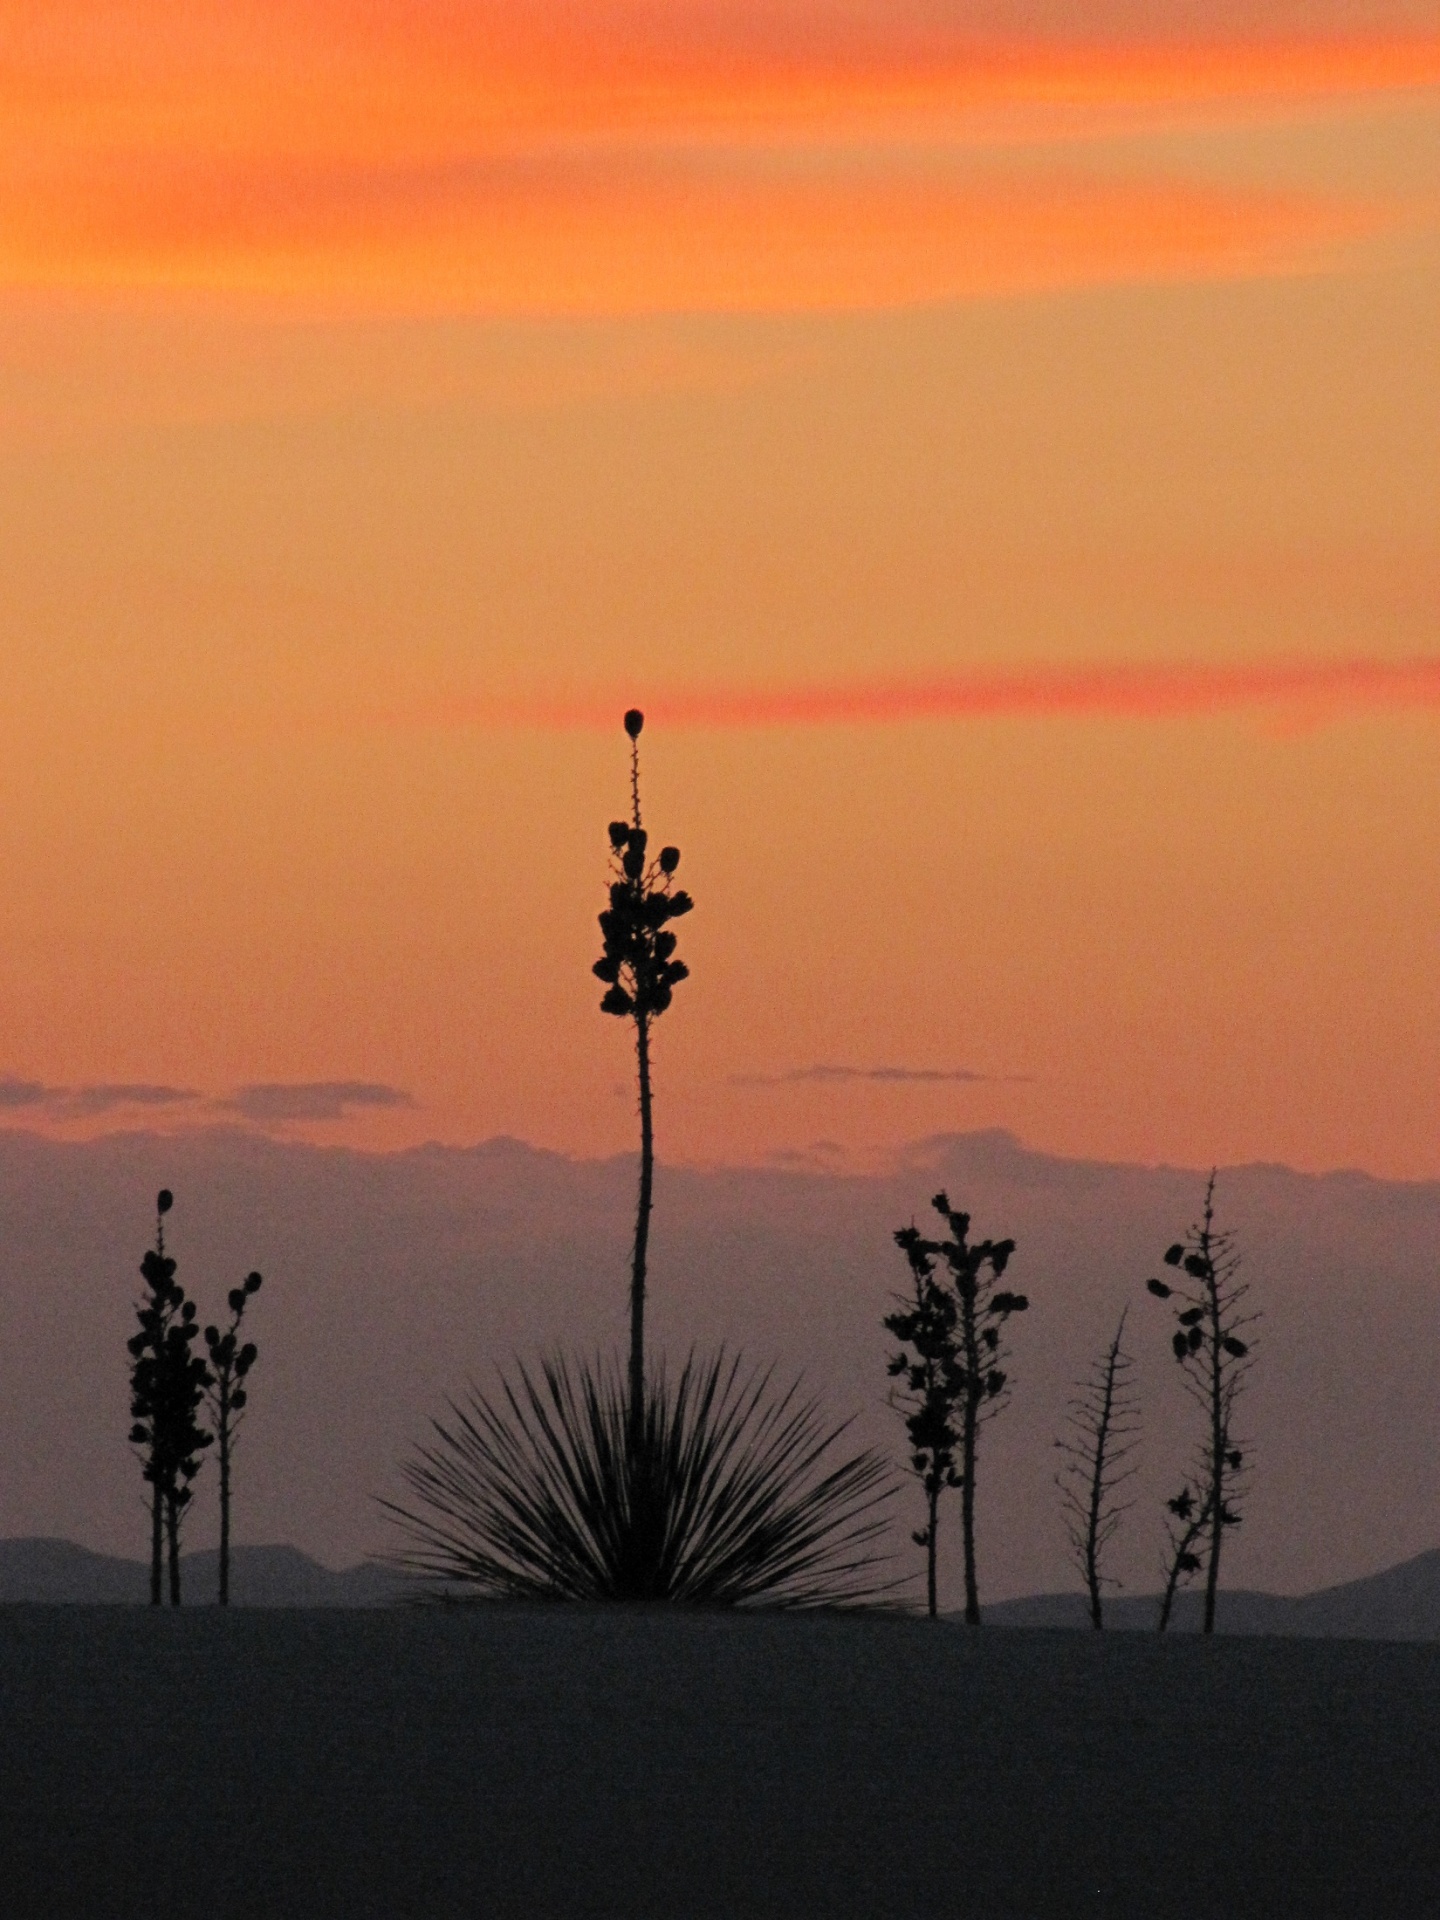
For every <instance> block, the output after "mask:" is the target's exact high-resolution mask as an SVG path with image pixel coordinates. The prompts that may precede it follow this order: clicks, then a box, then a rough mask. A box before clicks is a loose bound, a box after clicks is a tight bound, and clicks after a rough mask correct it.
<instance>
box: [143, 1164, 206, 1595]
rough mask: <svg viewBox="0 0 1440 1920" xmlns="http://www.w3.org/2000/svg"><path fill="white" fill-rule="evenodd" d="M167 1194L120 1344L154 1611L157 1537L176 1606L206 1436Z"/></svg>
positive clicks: (202, 1377)
mask: <svg viewBox="0 0 1440 1920" xmlns="http://www.w3.org/2000/svg"><path fill="white" fill-rule="evenodd" d="M173 1205H174V1195H173V1194H172V1193H171V1192H170V1190H169V1189H168V1188H162V1189H161V1190H160V1192H159V1193H158V1194H157V1195H156V1199H155V1245H154V1246H153V1247H152V1248H151V1250H150V1251H149V1252H148V1253H147V1254H146V1255H145V1258H144V1259H143V1260H142V1261H141V1263H140V1273H141V1277H142V1278H143V1280H144V1281H145V1286H146V1291H145V1293H144V1294H142V1296H141V1298H140V1300H139V1302H138V1303H137V1305H136V1310H135V1311H136V1317H137V1319H138V1320H139V1322H140V1327H139V1331H138V1332H137V1333H135V1334H134V1335H132V1336H131V1338H130V1340H129V1342H128V1343H127V1345H128V1349H129V1353H130V1358H131V1363H132V1364H131V1369H130V1418H131V1422H132V1425H131V1428H130V1442H131V1445H132V1446H134V1447H135V1448H136V1450H137V1451H138V1452H139V1454H140V1457H141V1460H142V1462H143V1470H144V1476H145V1480H146V1483H147V1484H148V1485H149V1487H150V1490H151V1492H150V1604H151V1606H152V1607H158V1606H159V1605H160V1590H161V1562H162V1533H163V1541H164V1546H165V1549H166V1550H167V1553H168V1562H169V1574H170V1604H171V1606H173V1607H178V1606H179V1605H180V1525H181V1521H182V1519H183V1517H184V1513H185V1510H186V1508H187V1507H188V1506H189V1505H190V1501H191V1498H192V1493H193V1489H192V1487H191V1482H192V1481H193V1480H194V1478H195V1475H196V1474H197V1473H198V1472H199V1470H200V1462H201V1460H202V1458H203V1456H204V1449H205V1448H206V1447H208V1446H209V1445H210V1443H211V1439H212V1435H210V1434H209V1433H207V1432H206V1431H205V1429H204V1428H203V1427H202V1426H200V1424H199V1422H198V1421H197V1419H196V1414H197V1413H198V1411H199V1409H200V1406H201V1403H202V1401H203V1400H204V1397H205V1390H206V1387H207V1386H208V1385H209V1381H210V1374H209V1369H208V1368H207V1367H206V1364H205V1362H204V1361H203V1360H202V1359H200V1357H199V1356H198V1355H197V1354H196V1353H195V1352H194V1351H193V1350H192V1343H193V1341H194V1339H195V1337H196V1334H197V1333H198V1331H199V1329H198V1327H197V1326H196V1324H195V1303H194V1301H193V1300H187V1299H186V1297H185V1291H184V1288H183V1287H181V1286H180V1284H179V1282H178V1281H177V1280H176V1278H175V1272H176V1265H175V1261H174V1260H173V1259H172V1258H171V1256H170V1255H169V1254H167V1253H166V1251H165V1215H166V1214H167V1213H168V1212H169V1211H170V1209H171V1207H172V1206H173Z"/></svg>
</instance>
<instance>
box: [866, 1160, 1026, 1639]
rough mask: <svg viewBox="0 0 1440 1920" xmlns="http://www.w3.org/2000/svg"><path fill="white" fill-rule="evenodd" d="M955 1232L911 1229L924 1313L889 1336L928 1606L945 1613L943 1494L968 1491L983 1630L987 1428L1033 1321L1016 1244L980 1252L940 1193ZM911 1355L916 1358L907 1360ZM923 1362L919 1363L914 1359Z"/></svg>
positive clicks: (970, 1545) (970, 1611)
mask: <svg viewBox="0 0 1440 1920" xmlns="http://www.w3.org/2000/svg"><path fill="white" fill-rule="evenodd" d="M931 1205H932V1206H933V1207H934V1209H935V1211H936V1212H937V1213H938V1214H939V1215H940V1217H941V1218H942V1219H943V1220H944V1222H945V1224H946V1226H947V1227H948V1228H949V1229H950V1234H951V1238H950V1239H948V1240H944V1239H942V1240H926V1239H925V1238H924V1237H923V1236H922V1235H921V1233H920V1230H919V1228H918V1227H915V1226H909V1227H901V1228H900V1230H899V1231H898V1232H897V1233H896V1235H895V1244H896V1245H897V1246H898V1247H899V1248H900V1250H901V1252H902V1253H903V1254H904V1255H905V1258H906V1260H907V1261H908V1262H909V1265H910V1278H911V1284H912V1288H913V1293H914V1305H913V1306H912V1305H911V1304H910V1302H909V1300H908V1299H906V1300H905V1301H904V1302H903V1304H902V1305H901V1306H900V1307H899V1308H898V1310H897V1311H896V1312H894V1313H892V1314H887V1315H886V1318H885V1322H884V1324H885V1327H886V1329H887V1331H889V1332H890V1333H893V1334H894V1335H895V1337H896V1339H897V1340H899V1341H900V1343H901V1347H902V1351H901V1352H900V1353H898V1354H894V1355H892V1357H891V1359H890V1363H889V1372H890V1375H891V1378H892V1379H902V1380H903V1381H904V1386H903V1388H902V1389H901V1390H900V1391H899V1392H898V1393H897V1394H896V1395H895V1399H896V1402H897V1404H898V1405H899V1406H900V1407H901V1408H902V1409H903V1410H904V1413H905V1430H906V1434H907V1436H908V1438H909V1441H910V1448H911V1452H910V1465H911V1467H912V1469H913V1470H914V1472H915V1473H916V1474H917V1475H918V1476H919V1478H920V1483H921V1485H922V1487H923V1488H924V1490H925V1500H926V1512H927V1519H926V1524H925V1526H924V1527H923V1528H922V1529H921V1530H920V1531H919V1532H918V1533H916V1534H915V1535H914V1540H915V1544H916V1545H917V1546H923V1547H924V1548H925V1550H926V1572H927V1597H928V1602H929V1609H930V1612H931V1614H932V1615H933V1614H934V1613H935V1609H936V1593H935V1552H936V1529H937V1526H938V1521H939V1504H940V1495H941V1493H942V1492H943V1491H944V1490H945V1489H946V1488H954V1487H958V1488H959V1490H960V1502H961V1505H960V1514H961V1538H962V1544H963V1548H964V1554H965V1619H966V1622H967V1624H968V1625H970V1626H973V1627H978V1626H979V1624H980V1591H979V1585H978V1582H977V1578H976V1572H975V1468H976V1461H977V1457H978V1452H979V1437H980V1425H981V1422H982V1421H983V1420H985V1419H986V1418H988V1417H989V1416H990V1415H991V1414H994V1413H997V1412H998V1411H999V1409H1000V1407H1001V1406H1002V1405H1003V1404H1004V1396H1005V1387H1006V1382H1007V1375H1006V1373H1005V1370H1004V1367H1003V1366H1002V1364H1001V1363H1002V1361H1003V1360H1004V1359H1005V1358H1006V1357H1007V1356H1006V1353H1005V1350H1004V1347H1003V1344H1002V1342H1003V1332H1004V1327H1005V1324H1006V1322H1007V1321H1008V1320H1009V1318H1010V1315H1011V1314H1012V1313H1024V1312H1025V1311H1026V1310H1027V1308H1028V1307H1029V1305H1030V1302H1029V1301H1028V1299H1027V1298H1026V1297H1025V1295H1024V1294H1023V1293H1009V1292H1006V1291H1004V1290H1003V1289H1001V1288H1000V1286H999V1284H998V1283H999V1280H1000V1277H1001V1275H1002V1274H1003V1273H1004V1272H1005V1269H1006V1267H1007V1266H1008V1265H1009V1263H1010V1256H1011V1254H1012V1253H1014V1251H1015V1242H1014V1241H1013V1240H981V1241H977V1242H976V1243H975V1244H974V1245H972V1244H971V1242H970V1238H969V1234H970V1216H969V1214H968V1213H961V1212H959V1211H957V1210H956V1209H955V1208H953V1207H952V1206H951V1205H950V1199H949V1196H948V1195H947V1194H945V1193H937V1194H936V1195H935V1198H934V1200H933V1201H932V1202H931ZM906 1347H908V1348H909V1349H910V1353H908V1354H907V1353H906V1352H904V1351H903V1349H904V1348H906ZM912 1356H913V1357H912Z"/></svg>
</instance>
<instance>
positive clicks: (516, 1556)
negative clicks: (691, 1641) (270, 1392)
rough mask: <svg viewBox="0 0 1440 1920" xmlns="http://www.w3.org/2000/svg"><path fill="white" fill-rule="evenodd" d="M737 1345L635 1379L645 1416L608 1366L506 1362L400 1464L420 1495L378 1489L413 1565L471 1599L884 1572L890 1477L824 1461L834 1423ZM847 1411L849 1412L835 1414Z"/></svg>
mask: <svg viewBox="0 0 1440 1920" xmlns="http://www.w3.org/2000/svg"><path fill="white" fill-rule="evenodd" d="M768 1385H769V1375H768V1374H765V1373H750V1374H744V1373H742V1370H741V1363H740V1361H739V1360H738V1359H727V1358H726V1357H725V1356H723V1355H721V1356H720V1357H719V1358H717V1359H714V1360H710V1361H707V1362H700V1361H697V1360H695V1359H694V1358H693V1357H692V1358H691V1359H690V1360H689V1361H687V1363H686V1365H685V1367H684V1369H683V1371H682V1372H681V1374H680V1377H679V1379H678V1381H676V1383H675V1385H674V1388H673V1390H672V1389H671V1388H670V1386H669V1384H668V1383H667V1381H666V1379H665V1376H664V1373H663V1371H662V1372H661V1373H660V1374H659V1375H658V1376H656V1377H653V1378H652V1379H650V1380H649V1381H648V1382H647V1383H646V1393H645V1400H644V1405H643V1410H642V1417H641V1419H640V1421H639V1423H638V1426H637V1423H636V1422H635V1420H634V1417H633V1402H632V1400H631V1395H630V1386H629V1383H628V1382H627V1380H626V1378H625V1376H624V1374H623V1373H622V1372H621V1370H620V1369H619V1367H618V1366H616V1367H610V1366H607V1365H606V1364H604V1363H600V1364H597V1365H595V1366H592V1367H582V1368H580V1369H578V1370H577V1371H575V1372H573V1373H572V1371H571V1369H570V1367H569V1366H567V1364H566V1363H565V1361H563V1360H560V1359H556V1360H552V1361H549V1362H547V1363H546V1364H544V1365H543V1366H542V1368H541V1369H540V1371H539V1373H538V1374H532V1373H530V1372H529V1371H528V1370H527V1369H526V1368H525V1367H523V1366H520V1367H517V1369H516V1372H515V1375H514V1377H513V1378H506V1377H504V1376H503V1375H502V1376H501V1380H500V1386H499V1391H498V1392H497V1393H496V1394H495V1395H494V1396H492V1397H489V1398H487V1397H486V1396H484V1395H482V1394H481V1393H479V1392H478V1391H472V1393H471V1395H470V1398H469V1400H468V1401H467V1402H466V1404H465V1405H463V1406H459V1405H456V1404H455V1403H454V1402H453V1401H452V1402H451V1414H452V1415H453V1419H452V1420H450V1421H449V1422H445V1421H439V1420H437V1421H434V1422H432V1427H433V1430H434V1438H433V1440H432V1441H431V1442H430V1444H429V1445H427V1446H422V1447H420V1448H418V1449H417V1451H416V1454H415V1456H414V1457H413V1458H412V1459H410V1460H409V1461H407V1462H405V1463H404V1465H403V1466H402V1468H401V1472H402V1474H403V1476H404V1478H405V1480H406V1482H407V1483H408V1485H409V1487H410V1489H411V1491H412V1493H413V1494H414V1496H415V1502H416V1504H415V1506H414V1507H413V1508H407V1507H402V1506H399V1505H396V1504H395V1503H393V1502H390V1501H385V1502H382V1504H383V1505H384V1506H386V1507H387V1508H388V1510H389V1511H390V1513H391V1514H392V1515H393V1516H394V1517H395V1518H396V1520H398V1521H399V1523H400V1524H401V1526H402V1528H403V1529H404V1531H405V1532H406V1533H407V1534H408V1535H409V1537H410V1539H411V1540H412V1541H413V1542H414V1545H413V1547H411V1548H410V1549H409V1550H407V1551H403V1552H401V1553H400V1554H398V1555H396V1556H395V1558H396V1559H397V1561H398V1562H399V1564H401V1565H403V1566H404V1567H406V1568H407V1569H408V1570H409V1571H411V1572H414V1573H419V1574H422V1575H426V1576H429V1577H431V1578H434V1579H437V1580H440V1581H443V1582H446V1583H453V1584H455V1585H459V1586H461V1587H462V1588H468V1589H470V1590H472V1591H473V1592H474V1594H475V1595H476V1596H477V1597H484V1598H493V1599H532V1600H533V1599H541V1600H627V1601H636V1600H638V1601H647V1600H648V1601H677V1602H687V1603H690V1604H692V1605H698V1606H712V1607H758V1606H765V1607H816V1606H849V1605H855V1604H857V1603H859V1602H861V1601H865V1600H870V1599H874V1598H875V1597H876V1596H878V1595H879V1594H881V1593H883V1592H884V1591H886V1590H887V1589H888V1587H889V1586H890V1584H891V1583H890V1582H889V1581H887V1580H886V1579H885V1578H884V1575H883V1568H884V1561H885V1556H884V1555H883V1554H882V1553H881V1552H880V1551H879V1543H880V1542H881V1540H882V1537H883V1534H884V1530H885V1520H884V1516H883V1514H882V1512H881V1508H882V1507H883V1505H884V1503H885V1501H886V1500H888V1499H889V1497H890V1495H891V1493H892V1491H893V1488H892V1486H891V1484H890V1477H889V1473H888V1470H887V1468H886V1465H885V1463H884V1461H883V1460H881V1459H880V1458H879V1457H878V1456H877V1455H875V1454H873V1453H868V1452H867V1453H860V1454H856V1455H854V1456H852V1457H850V1458H844V1459H841V1460H839V1461H838V1463H837V1464H834V1465H830V1464H829V1462H830V1461H831V1460H832V1459H833V1458H834V1452H833V1450H834V1449H835V1447H836V1445H837V1443H838V1441H839V1440H840V1438H841V1436H842V1434H843V1433H844V1432H845V1425H840V1426H832V1425H830V1424H829V1423H828V1422H827V1421H825V1419H824V1418H823V1417H822V1415H821V1413H820V1410H819V1408H818V1406H817V1405H816V1403H815V1402H814V1401H812V1400H808V1399H805V1398H804V1397H802V1395H801V1393H800V1390H799V1386H798V1384H797V1385H795V1386H792V1387H791V1388H790V1389H789V1390H788V1391H787V1392H786V1393H784V1394H781V1395H779V1396H778V1397H770V1396H768V1393H767V1389H768ZM846 1424H848V1423H846Z"/></svg>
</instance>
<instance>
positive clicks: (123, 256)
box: [0, 164, 1399, 315]
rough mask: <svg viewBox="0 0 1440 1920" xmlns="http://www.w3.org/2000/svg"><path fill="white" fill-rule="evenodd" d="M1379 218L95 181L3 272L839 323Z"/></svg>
mask: <svg viewBox="0 0 1440 1920" xmlns="http://www.w3.org/2000/svg"><path fill="white" fill-rule="evenodd" d="M1398 218H1399V216H1398V215H1397V213H1396V212H1395V210H1394V209H1391V208H1389V207H1387V206H1385V205H1383V204H1374V205H1372V204H1363V203H1354V202H1347V201H1343V200H1338V199H1334V198H1330V197H1327V196H1324V195H1318V194H1316V195H1311V194H1305V193H1297V192H1271V191H1266V190H1263V189H1258V188H1248V187H1241V186H1215V185H1207V184H1202V183H1198V182H1185V181H1171V180H1163V179H1162V180H1148V181H1147V180H1099V179H1093V178H1085V177H1083V176H1075V175H1068V176H1059V177H1054V178H1050V179H1042V180H1025V179H1018V178H1015V177H1007V176H1006V175H1003V174H999V175H996V174H991V175H988V176H987V175H985V174H981V175H978V176H977V175H975V174H973V173H970V174H962V175H961V176H960V177H958V178H957V177H953V176H950V177H947V175H946V174H945V173H943V172H940V173H938V174H937V173H935V172H925V171H924V170H914V171H911V170H901V171H898V172H889V173H887V172H885V171H879V172H878V173H877V172H874V171H866V170H859V171H856V172H847V171H845V170H841V171H839V172H838V173H835V174H832V175H830V176H829V177H823V176H822V177H819V178H815V177H807V176H806V175H805V174H804V173H803V171H802V172H800V173H796V172H792V171H789V170H784V169H781V170H778V171H767V172H762V173H760V174H758V175H757V174H756V173H754V172H747V171H745V170H736V169H727V168H720V169H711V168H686V167H684V166H680V165H675V166H672V167H668V168H663V167H651V166H648V165H643V164H641V165H636V164H621V165H613V166H598V167H594V168H588V169H576V168H570V167H566V166H564V165H554V164H550V165H539V166H536V167H535V168H533V169H499V170H497V171H495V172H487V171H485V170H480V171H479V172H477V173H469V174H461V175H459V176H456V175H454V174H450V173H441V174H439V175H436V174H421V175H418V176H410V177H404V176H398V177H397V176H385V175H380V176H373V175H372V176H366V177H351V178H341V179H335V178H328V179H322V180H318V181H317V180H309V181H302V182H299V183H297V184H296V186H295V187H294V188H293V189H292V190H286V188H285V186H284V183H283V182H282V181H280V180H271V179H266V178H265V177H263V176H261V177H258V178H257V177H254V176H251V177H244V176H241V177H236V176H235V175H233V174H232V175H229V176H226V175H223V174H222V175H209V176H206V177H203V178H195V177H185V176H172V177H169V178H165V177H161V178H158V179H156V178H154V177H150V178H146V177H145V176H143V175H141V176H132V177H131V178H130V179H129V180H125V179H118V178H112V179H111V180H110V181H109V182H107V183H105V184H104V185H101V186H97V188H96V190H95V191H94V192H93V193H91V194H89V195H87V196H85V197H84V199H83V200H78V201H76V202H74V203H72V204H71V205H70V206H68V207H67V208H65V209H63V210H62V209H57V208H55V207H53V206H43V205H41V206H36V207H34V208H33V209H32V210H31V211H30V212H29V213H28V215H27V214H24V213H22V214H20V215H17V217H16V218H14V219H12V221H11V222H10V223H9V231H8V234H7V235H6V238H5V240H4V242H3V243H0V278H5V279H9V280H10V282H11V283H12V285H14V284H21V285H28V286H30V287H39V286H43V285H45V284H47V283H49V284H55V283H59V284H61V285H67V286H70V287H79V288H91V289H104V288H106V287H107V286H115V285H129V286H131V287H147V288H152V289H154V288H159V289H171V290H174V289H188V290H192V291H193V290H205V291H224V292H230V293H240V294H244V295H247V296H252V297H257V298H259V299H262V300H265V299H278V300H281V301H282V302H283V301H286V300H294V299H299V300H301V301H311V302H314V303H318V304H319V305H320V306H322V307H331V306H336V305H338V306H342V307H343V306H346V305H354V306H362V307H366V308H369V309H378V310H392V311H393V310H401V311H414V310H416V309H420V310H425V311H432V312H434V311H465V312H472V313H489V314H507V313H530V314H570V315H596V314H634V313H648V312H656V311H685V310H702V309H703V310H710V311H725V312H757V311H775V310H783V311H816V310H823V311H834V310H843V309H847V308H852V309H853V308H875V307H899V306H908V305H920V304H925V303H928V302H939V301H946V300H954V299H962V298H973V297H983V296H991V295H996V294H1006V293H1015V292H1030V291H1036V290H1043V289H1048V288H1056V287H1074V286H1085V285H1094V284H1104V283H1114V282H1121V281H1127V280H1140V279H1149V280H1184V279H1194V278H1204V277H1211V276H1244V275H1249V274H1257V273H1258V274H1264V273H1270V272H1277V271H1282V272H1283V271H1291V270H1295V269H1297V268H1301V267H1304V266H1307V265H1310V264H1314V263H1318V262H1321V261H1323V260H1324V259H1325V258H1327V257H1328V256H1330V255H1333V253H1334V252H1335V250H1337V249H1343V248H1344V247H1345V246H1347V245H1348V244H1351V243H1354V242H1357V241H1360V240H1363V239H1365V238H1367V237H1369V236H1370V235H1373V234H1376V233H1380V232H1383V231H1385V230H1386V229H1387V228H1390V227H1392V226H1394V225H1395V224H1396V223H1397V220H1398Z"/></svg>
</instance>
